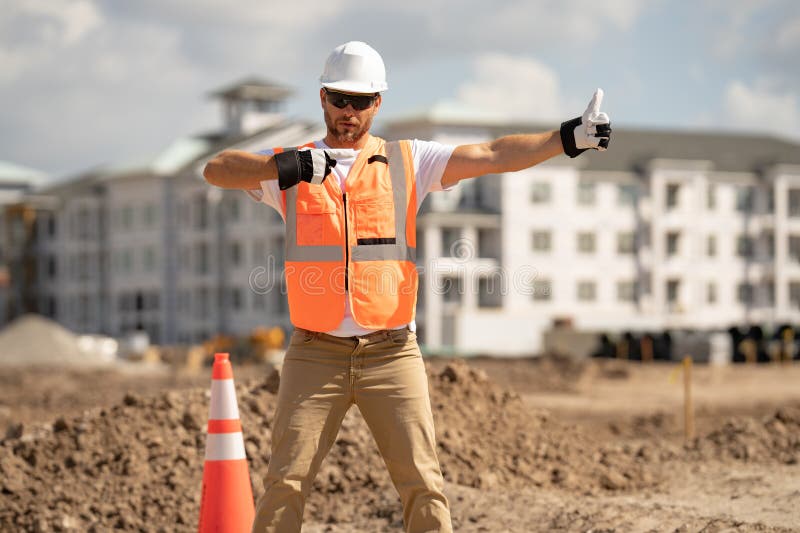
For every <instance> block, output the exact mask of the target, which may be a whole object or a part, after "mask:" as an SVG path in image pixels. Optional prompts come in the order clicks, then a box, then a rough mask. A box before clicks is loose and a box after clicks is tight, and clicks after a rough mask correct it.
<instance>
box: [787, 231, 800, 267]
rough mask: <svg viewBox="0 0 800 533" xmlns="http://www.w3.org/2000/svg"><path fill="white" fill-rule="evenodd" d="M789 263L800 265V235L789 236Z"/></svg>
mask: <svg viewBox="0 0 800 533" xmlns="http://www.w3.org/2000/svg"><path fill="white" fill-rule="evenodd" d="M789 261H792V262H794V263H800V235H789Z"/></svg>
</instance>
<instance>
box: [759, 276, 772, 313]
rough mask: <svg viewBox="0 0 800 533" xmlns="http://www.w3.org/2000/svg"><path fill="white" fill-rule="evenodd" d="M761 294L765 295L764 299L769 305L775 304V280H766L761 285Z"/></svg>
mask: <svg viewBox="0 0 800 533" xmlns="http://www.w3.org/2000/svg"><path fill="white" fill-rule="evenodd" d="M761 294H763V295H764V298H763V301H764V304H765V305H766V306H767V307H772V306H773V305H775V282H774V281H765V282H764V283H763V284H762V285H761Z"/></svg>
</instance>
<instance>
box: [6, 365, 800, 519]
mask: <svg viewBox="0 0 800 533" xmlns="http://www.w3.org/2000/svg"><path fill="white" fill-rule="evenodd" d="M428 378H429V383H430V390H431V400H432V403H433V406H434V416H435V418H436V425H437V430H438V443H439V455H440V459H441V462H442V469H443V470H444V473H445V477H446V478H447V479H448V480H449V481H452V482H455V483H458V484H460V485H463V486H468V487H475V488H478V489H482V490H483V489H492V488H498V489H503V490H506V489H508V490H512V491H513V490H515V489H521V488H523V487H530V486H538V487H551V488H557V489H560V490H561V489H563V490H564V491H567V492H572V493H574V494H578V493H580V494H597V493H601V492H604V491H615V490H629V489H637V488H643V487H647V486H649V485H653V484H655V483H657V482H658V481H659V476H660V472H661V471H663V463H664V462H665V461H668V460H671V459H674V458H675V457H676V455H675V453H676V452H675V451H674V450H670V449H667V448H665V447H661V446H658V445H655V444H645V445H636V446H633V445H627V444H621V445H608V444H605V445H604V444H602V443H599V442H596V441H595V440H594V437H593V435H590V434H587V433H585V432H582V431H580V430H579V429H577V428H575V427H571V426H568V425H565V424H562V423H560V422H559V421H558V420H555V419H553V417H551V416H549V415H548V413H547V412H544V411H539V410H532V409H530V408H529V407H527V406H526V405H525V404H524V403H523V402H522V401H521V400H520V398H519V397H518V396H517V395H516V394H515V393H512V392H509V391H508V390H506V389H503V388H501V387H499V386H497V385H495V384H494V383H492V382H491V381H490V380H489V379H488V378H487V377H486V374H485V373H483V372H482V371H480V370H476V369H474V368H471V367H469V366H467V365H466V364H465V363H463V362H453V363H450V364H448V365H446V366H444V367H442V368H441V369H440V370H437V371H435V372H434V371H431V370H429V376H428ZM237 383H238V387H237V395H238V399H239V407H240V413H241V417H242V423H243V426H244V433H245V448H246V450H247V455H248V458H249V461H250V469H251V475H252V478H253V482H254V483H253V485H254V488H255V493H256V494H259V493H260V491H261V482H260V478H261V476H263V474H264V473H265V472H266V465H267V462H268V460H269V453H270V444H271V440H270V439H271V434H270V424H271V421H272V415H273V412H274V408H275V391H276V390H277V383H278V376H275V375H274V376H271V377H267V378H261V379H257V380H250V381H248V380H242V381H241V382H237ZM207 411H208V393H207V390H206V389H203V388H199V389H189V390H186V391H181V392H174V391H173V392H168V393H165V394H160V395H155V396H148V395H133V394H128V395H126V396H125V397H124V398H123V400H122V402H120V403H119V404H118V405H115V406H113V407H111V408H108V409H95V410H92V411H87V412H84V413H83V414H82V415H81V416H78V417H74V418H59V419H57V420H56V421H55V422H52V423H48V424H29V425H25V426H24V427H23V426H14V427H13V428H12V429H11V431H10V432H9V433H8V435H7V436H6V438H5V439H4V440H3V441H2V442H1V443H0V530H2V531H19V530H25V531H107V530H109V529H120V530H140V529H145V530H152V531H170V532H171V531H193V530H194V529H195V528H196V520H197V516H198V506H199V497H200V486H201V478H202V465H203V453H204V446H205V433H204V426H205V422H206V416H207ZM781 413H782V414H780V415H776V417H775V421H777V422H780V423H781V424H782V427H783V428H785V430H786V435H787V439H789V441H787V442H794V443H795V444H794V445H795V446H796V443H797V438H798V435H800V428H798V424H797V421H798V418H800V417H798V414H797V412H796V411H794V410H789V411H786V412H785V413H783V412H781ZM775 421H773V422H766V423H765V424H764V425H763V426H764V427H769V428H771V429H770V430H769V431H771V432H772V433H774V434H778V433H780V431H781V430H780V427H781V426H779V425H778V424H777V422H775ZM724 430H725V428H723V430H721V431H724ZM772 433H771V434H772ZM791 439H794V440H791ZM723 440H724V439H723ZM714 442H716V441H715V440H714V437H712V436H709V438H708V439H706V440H704V441H702V445H699V446H712V444H711V443H714ZM787 446H788V444H787ZM307 517H308V518H309V519H311V520H313V521H315V522H323V523H331V524H335V523H345V524H346V523H351V522H353V521H357V520H360V519H371V520H374V519H381V520H383V521H385V523H386V524H388V525H393V526H397V525H399V524H400V522H401V509H400V504H399V501H398V499H397V495H396V492H395V491H394V488H393V487H392V485H391V482H390V480H389V478H388V475H387V473H386V470H385V467H384V466H383V464H382V460H381V458H380V456H379V455H378V452H377V449H376V447H375V444H374V442H373V439H372V436H371V435H370V434H369V431H368V430H367V428H366V425H365V424H364V422H363V420H362V419H361V417H360V415H359V414H358V412H357V410H356V409H353V410H351V411H350V413H348V415H347V417H346V418H345V420H344V422H343V425H342V429H341V431H340V433H339V437H338V439H337V441H336V443H335V444H334V446H333V449H332V450H331V453H330V455H329V456H328V458H327V459H326V461H325V462H324V463H323V465H322V469H321V471H320V474H319V475H318V476H317V479H316V481H315V486H314V491H313V493H312V496H311V498H310V500H309V502H308V510H307Z"/></svg>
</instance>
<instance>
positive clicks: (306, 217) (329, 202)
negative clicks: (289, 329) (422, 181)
mask: <svg viewBox="0 0 800 533" xmlns="http://www.w3.org/2000/svg"><path fill="white" fill-rule="evenodd" d="M304 146H311V147H313V144H310V145H304ZM301 148H302V147H301ZM280 151H282V149H280V148H278V149H275V152H276V153H278V152H280ZM345 183H346V187H345V189H346V191H347V192H346V194H343V193H342V190H341V188H340V187H339V181H338V180H337V179H336V178H335V177H329V178H328V179H326V180H325V181H324V182H322V184H320V185H311V184H310V183H306V182H300V183H299V184H298V185H297V186H295V187H291V188H290V189H287V190H285V191H283V193H282V194H283V205H284V212H285V213H286V256H285V257H286V261H285V263H286V264H285V267H286V270H285V272H286V283H287V287H288V292H289V315H290V317H291V320H292V324H294V325H295V326H296V327H300V328H304V329H308V330H312V331H330V330H333V329H336V328H337V327H338V326H339V324H340V323H341V322H342V319H343V318H344V308H345V295H347V296H348V297H349V298H350V309H351V311H352V313H353V319H354V320H355V322H356V323H357V324H358V325H359V326H361V327H364V328H368V329H388V328H393V327H397V326H401V325H403V324H407V323H409V322H411V321H412V320H413V319H414V313H415V308H416V303H417V286H418V282H419V279H418V275H417V269H416V264H415V260H416V250H417V248H416V233H417V231H416V215H417V189H416V179H415V174H414V160H413V157H412V155H411V143H410V142H409V141H393V142H386V141H384V140H383V139H380V138H378V137H373V136H370V138H369V140H368V141H367V144H366V146H365V147H364V148H363V149H362V150H361V151H360V153H359V154H358V157H357V158H356V160H355V163H353V166H352V168H351V169H350V172H349V174H348V175H347V179H346V181H345Z"/></svg>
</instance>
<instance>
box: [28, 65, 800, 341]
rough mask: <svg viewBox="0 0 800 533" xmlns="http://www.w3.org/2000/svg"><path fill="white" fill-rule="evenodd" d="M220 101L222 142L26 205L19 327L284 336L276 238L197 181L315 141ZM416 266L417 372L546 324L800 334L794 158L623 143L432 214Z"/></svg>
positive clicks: (481, 184)
mask: <svg viewBox="0 0 800 533" xmlns="http://www.w3.org/2000/svg"><path fill="white" fill-rule="evenodd" d="M215 96H216V97H218V98H220V99H221V100H222V101H223V109H224V116H225V124H224V127H223V129H222V130H220V131H218V132H213V133H209V134H205V135H198V136H194V137H188V138H185V139H180V140H178V141H176V143H174V144H173V145H172V146H170V147H168V148H167V149H166V150H165V151H164V152H162V153H161V154H159V155H158V156H157V157H155V158H153V159H152V160H150V161H147V162H145V163H142V164H139V165H134V166H129V167H127V168H106V169H99V170H95V171H92V172H91V173H86V174H84V175H81V176H78V177H76V178H74V179H72V180H69V181H67V182H63V183H61V184H59V185H56V186H49V187H45V188H42V189H40V190H38V191H37V192H36V193H35V194H33V195H31V196H30V197H29V201H30V203H31V205H39V206H40V207H39V208H38V211H37V213H38V215H37V223H36V232H35V239H34V241H33V242H34V243H35V244H34V249H35V254H36V257H37V258H38V264H39V266H38V269H37V278H36V281H37V283H36V286H35V294H33V301H35V302H36V306H35V307H36V308H35V309H30V310H35V311H39V312H42V313H43V314H46V315H49V316H51V317H53V318H55V319H56V320H58V321H59V322H61V323H63V324H64V325H66V326H67V327H70V328H71V329H73V330H75V331H80V332H89V333H105V334H110V335H115V336H119V335H124V334H126V333H129V332H131V331H136V330H144V331H147V332H148V333H149V334H150V336H151V338H152V339H153V340H154V341H155V342H159V343H165V344H171V343H190V342H200V341H203V340H206V339H208V338H210V337H211V336H213V335H215V334H217V333H226V334H234V335H244V334H247V333H248V332H249V331H251V330H252V329H253V328H255V327H257V326H274V325H280V326H282V327H284V328H287V329H288V328H290V327H291V325H290V322H289V317H288V309H287V304H286V295H285V293H284V291H283V290H282V274H281V273H282V268H283V239H284V237H283V235H284V232H283V221H282V220H281V218H280V216H279V215H278V214H277V213H276V212H275V211H274V210H272V209H271V208H269V207H267V206H266V205H264V204H261V203H257V202H254V201H252V200H250V199H248V197H247V196H246V195H245V194H243V193H242V192H241V191H222V190H219V189H216V188H213V187H209V186H208V185H207V184H206V182H205V181H204V180H203V178H202V175H201V172H202V168H203V166H204V165H205V162H206V161H207V160H208V159H209V158H210V157H211V156H213V154H215V153H217V152H219V151H221V150H223V149H227V148H236V149H241V150H248V151H257V150H260V149H264V148H269V147H273V146H295V145H299V144H303V143H305V142H308V141H309V140H313V139H318V138H321V137H323V136H324V133H325V131H324V126H323V125H322V124H309V123H305V122H302V121H297V120H291V119H288V118H286V117H285V116H284V115H282V114H281V112H280V108H281V104H282V102H283V100H284V99H285V98H286V97H287V96H288V91H286V89H284V88H282V87H280V86H276V85H275V84H270V83H264V82H259V81H258V80H248V81H246V82H243V83H240V84H237V85H234V86H232V87H230V88H228V89H224V90H222V91H219V92H217V93H215ZM554 127H555V125H535V124H527V125H515V126H509V125H504V124H502V123H499V122H486V121H477V120H475V121H469V120H463V119H454V118H452V117H443V116H437V115H436V113H435V112H431V113H430V114H428V115H425V116H422V117H415V118H409V119H405V120H396V121H393V122H391V123H389V124H387V125H386V126H385V127H384V128H383V130H382V131H380V132H379V134H381V135H382V136H385V137H386V138H389V139H397V138H421V139H430V140H435V141H439V142H442V143H447V144H463V143H473V142H483V141H486V140H490V139H493V138H496V137H498V136H500V135H503V134H506V133H514V132H521V131H543V130H545V129H552V128H554ZM43 198H47V199H48V202H44V203H43V202H42V201H41V199H43ZM37 202H38V203H37ZM41 206H44V207H41ZM417 246H418V264H419V269H420V274H421V276H420V280H421V284H420V291H419V296H418V312H417V327H418V331H419V336H420V339H421V341H422V343H423V344H424V345H425V349H426V350H427V351H428V352H442V353H447V352H453V353H466V354H469V353H485V354H493V355H507V356H514V355H526V354H531V353H536V352H539V351H540V350H541V349H542V337H543V334H544V332H546V331H547V330H549V329H550V328H552V327H553V326H554V324H558V323H567V324H571V325H572V327H574V328H575V329H578V330H587V331H596V332H606V333H622V332H628V331H632V332H643V331H658V330H664V329H701V330H720V329H725V328H728V327H730V326H737V325H738V326H744V325H749V324H759V325H764V326H776V325H778V324H783V323H790V324H792V323H797V322H800V146H798V145H796V144H791V143H788V142H785V141H781V140H778V139H773V138H768V137H761V136H741V135H722V134H717V133H708V134H702V133H689V132H672V133H670V132H656V131H633V130H625V129H620V128H618V127H615V133H614V139H613V141H612V144H611V149H610V150H609V151H608V152H606V153H602V154H600V153H586V154H584V155H582V156H580V157H578V158H576V159H568V158H566V157H563V156H562V157H558V158H555V159H553V160H551V161H548V162H546V163H544V164H541V165H538V166H536V167H534V168H531V169H527V170H524V171H521V172H517V173H509V174H503V175H496V176H483V177H480V178H477V179H474V180H467V181H464V182H462V183H460V184H459V185H457V186H456V187H455V188H453V190H451V191H448V192H439V193H433V194H431V195H429V196H428V199H427V200H426V202H425V204H424V205H423V209H422V211H421V213H420V215H419V217H418V221H417Z"/></svg>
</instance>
